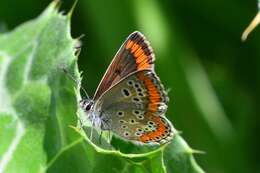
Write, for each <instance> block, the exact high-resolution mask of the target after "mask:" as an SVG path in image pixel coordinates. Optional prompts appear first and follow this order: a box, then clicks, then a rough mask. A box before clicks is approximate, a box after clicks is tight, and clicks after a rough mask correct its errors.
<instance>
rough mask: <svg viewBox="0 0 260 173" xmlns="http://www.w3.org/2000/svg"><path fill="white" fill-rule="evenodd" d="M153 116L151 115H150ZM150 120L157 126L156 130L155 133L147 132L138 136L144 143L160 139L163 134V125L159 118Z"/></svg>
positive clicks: (154, 117)
mask: <svg viewBox="0 0 260 173" xmlns="http://www.w3.org/2000/svg"><path fill="white" fill-rule="evenodd" d="M150 116H153V115H150ZM152 120H153V121H154V122H155V123H156V124H157V125H158V127H157V130H156V131H155V132H148V133H146V134H143V135H142V136H140V140H141V141H142V142H144V143H146V142H148V141H150V140H156V137H161V136H162V135H163V134H164V133H165V130H166V128H165V125H164V123H163V122H162V120H161V118H160V117H156V116H153V118H152Z"/></svg>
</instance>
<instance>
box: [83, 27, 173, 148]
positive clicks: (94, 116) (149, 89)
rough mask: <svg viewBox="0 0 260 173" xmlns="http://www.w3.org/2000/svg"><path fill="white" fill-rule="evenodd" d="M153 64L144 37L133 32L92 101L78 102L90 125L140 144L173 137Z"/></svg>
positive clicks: (157, 141)
mask: <svg viewBox="0 0 260 173" xmlns="http://www.w3.org/2000/svg"><path fill="white" fill-rule="evenodd" d="M153 63H154V55H153V51H152V49H151V47H150V46H149V43H148V42H147V41H146V39H145V37H144V36H143V35H142V34H141V33H140V32H134V33H132V34H131V35H130V36H129V37H128V38H127V40H126V41H125V43H124V44H123V45H122V46H121V48H120V49H119V51H118V52H117V54H116V56H115V58H114V59H113V61H112V62H111V64H110V66H109V68H108V70H107V71H106V73H105V75H104V77H103V79H102V81H101V82H100V84H99V86H98V89H97V91H96V93H95V95H94V98H93V100H82V101H80V106H81V108H82V109H83V110H85V112H86V114H87V116H88V118H89V120H90V122H92V124H93V126H95V127H97V128H100V129H101V130H109V131H112V132H113V133H114V134H116V135H118V136H120V137H121V138H123V139H126V140H130V141H134V142H138V143H142V144H144V143H149V144H163V143H166V142H169V141H171V140H172V138H173V127H172V124H171V122H170V121H169V120H168V119H167V118H166V117H165V116H164V114H165V113H166V111H167V104H168V101H169V98H168V96H167V93H166V92H165V90H164V87H163V86H162V84H161V82H160V80H159V77H158V76H157V75H156V73H155V72H154V64H153Z"/></svg>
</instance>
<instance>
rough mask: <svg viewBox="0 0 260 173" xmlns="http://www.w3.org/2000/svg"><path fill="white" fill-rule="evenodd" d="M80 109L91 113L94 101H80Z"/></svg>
mask: <svg viewBox="0 0 260 173" xmlns="http://www.w3.org/2000/svg"><path fill="white" fill-rule="evenodd" d="M79 104H80V107H81V108H82V109H84V111H89V110H90V109H91V107H92V105H93V101H91V100H81V101H80V103H79Z"/></svg>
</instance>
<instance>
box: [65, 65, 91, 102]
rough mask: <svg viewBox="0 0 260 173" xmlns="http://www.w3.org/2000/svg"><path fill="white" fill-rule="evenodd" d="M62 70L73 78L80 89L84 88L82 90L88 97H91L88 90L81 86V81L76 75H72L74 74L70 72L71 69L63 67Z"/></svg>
mask: <svg viewBox="0 0 260 173" xmlns="http://www.w3.org/2000/svg"><path fill="white" fill-rule="evenodd" d="M62 71H63V72H64V73H65V74H66V75H67V76H68V77H69V78H70V79H71V80H73V81H74V82H75V83H76V84H77V85H78V86H79V87H80V89H82V91H83V92H84V94H85V95H86V96H87V98H88V99H89V96H88V93H87V91H86V90H85V88H83V87H82V86H81V82H80V81H78V80H77V79H76V78H75V77H74V76H72V74H71V73H69V71H68V70H67V69H65V68H62Z"/></svg>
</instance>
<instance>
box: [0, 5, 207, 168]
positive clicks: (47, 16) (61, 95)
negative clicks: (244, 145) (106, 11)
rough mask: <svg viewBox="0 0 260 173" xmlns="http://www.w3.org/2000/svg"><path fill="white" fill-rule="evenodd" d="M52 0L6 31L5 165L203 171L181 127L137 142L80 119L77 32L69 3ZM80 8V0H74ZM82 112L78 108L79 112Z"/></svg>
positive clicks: (0, 162) (1, 59)
mask: <svg viewBox="0 0 260 173" xmlns="http://www.w3.org/2000/svg"><path fill="white" fill-rule="evenodd" d="M58 6H59V2H58V1H54V2H52V3H51V4H50V5H49V7H48V8H47V9H46V10H45V11H44V12H43V13H42V14H41V15H40V16H39V17H38V18H36V19H34V20H31V21H29V22H26V23H24V24H22V25H21V26H19V27H17V28H16V29H14V30H13V31H11V32H8V33H4V34H0V98H1V100H0V141H1V145H0V172H17V170H19V172H20V173H23V172H25V173H28V172H29V173H30V172H32V173H34V172H51V173H52V172H53V173H56V172H95V173H99V172H100V173H101V172H102V173H103V172H129V173H130V172H131V173H132V172H135V173H142V172H153V173H161V172H162V173H164V172H185V173H190V172H192V173H201V172H203V171H202V170H201V169H200V167H199V166H198V165H197V164H196V162H195V160H194V158H193V155H192V154H193V150H192V149H190V147H188V145H187V144H186V142H185V141H184V140H183V139H182V138H181V137H180V136H179V134H178V133H177V132H176V136H175V137H174V140H173V142H172V143H171V144H169V145H163V146H161V147H152V146H136V145H134V144H132V143H129V142H126V141H123V140H121V139H119V138H117V137H114V136H113V138H112V141H111V144H110V143H109V142H107V135H108V134H105V135H104V136H103V138H101V143H99V142H98V141H99V134H98V133H97V131H96V130H94V136H93V140H92V141H91V140H90V139H89V137H88V136H89V132H90V130H91V126H90V125H88V126H85V127H84V128H76V127H74V128H70V127H69V126H76V125H77V116H78V117H79V119H80V120H81V121H85V118H86V115H85V113H84V112H83V111H81V110H80V108H79V107H78V106H77V105H78V104H77V100H79V99H80V97H81V95H80V91H79V87H77V88H76V89H75V91H76V94H75V91H74V87H73V86H74V83H73V81H71V80H70V79H68V78H67V77H66V76H65V75H64V73H63V72H62V70H61V69H62V68H66V69H68V70H69V72H71V73H73V75H74V76H75V77H76V78H77V80H79V81H80V77H79V76H80V75H79V71H78V67H77V56H75V52H76V50H75V49H74V47H75V46H76V44H77V43H78V40H77V39H72V38H71V35H70V18H71V13H72V11H70V12H69V13H68V14H67V15H62V14H61V13H59V12H58ZM73 8H74V7H73ZM77 112H78V113H77Z"/></svg>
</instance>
